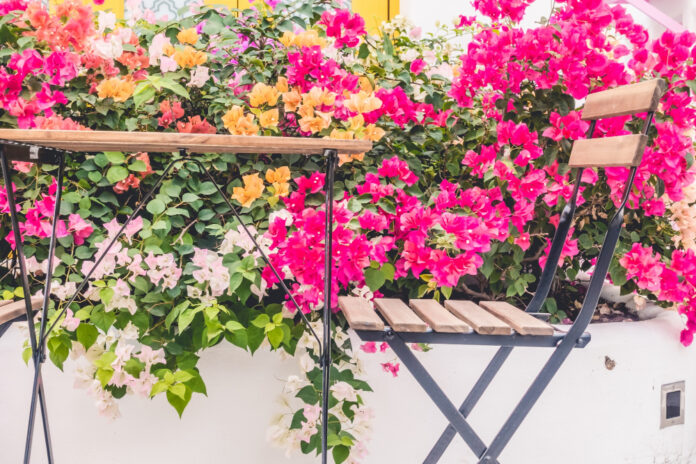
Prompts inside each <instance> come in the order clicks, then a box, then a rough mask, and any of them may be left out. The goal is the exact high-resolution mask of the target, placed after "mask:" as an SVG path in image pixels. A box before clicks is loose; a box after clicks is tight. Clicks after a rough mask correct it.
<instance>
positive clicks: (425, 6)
mask: <svg viewBox="0 0 696 464" xmlns="http://www.w3.org/2000/svg"><path fill="white" fill-rule="evenodd" d="M650 3H651V4H652V5H654V6H656V7H657V8H659V9H660V10H661V11H663V12H664V13H666V14H668V15H670V16H671V17H673V18H675V19H677V20H678V21H679V22H680V23H682V24H683V25H684V26H685V27H687V28H688V29H690V30H692V31H696V0H651V1H650ZM552 5H553V0H536V1H535V2H534V3H532V4H531V5H530V6H529V8H527V11H526V14H525V17H524V20H523V22H522V24H523V25H524V26H526V27H532V26H534V24H535V23H537V22H538V21H539V20H540V19H541V18H548V17H549V13H550V11H551V8H552ZM626 9H627V10H628V11H629V12H630V13H631V14H632V15H633V16H634V18H635V19H636V21H637V22H638V23H639V24H642V25H644V26H646V27H647V28H648V29H649V30H650V33H651V35H652V36H653V37H654V36H655V35H657V34H660V33H662V32H663V31H664V27H662V26H661V25H659V24H657V23H655V21H653V20H652V19H650V18H649V17H647V16H646V15H645V14H643V13H641V12H640V11H639V10H637V9H636V8H634V7H633V6H630V5H627V6H626ZM400 11H401V14H403V15H404V16H406V17H407V18H409V19H410V20H411V21H413V22H414V23H415V24H416V25H418V26H421V27H422V28H423V30H424V31H432V30H433V29H434V25H435V23H436V21H440V22H442V23H450V22H451V21H453V20H454V19H455V18H457V17H458V16H459V15H460V14H464V15H467V16H469V15H474V14H476V11H475V10H474V8H473V7H472V6H471V2H469V1H465V0H426V1H424V0H401V1H400Z"/></svg>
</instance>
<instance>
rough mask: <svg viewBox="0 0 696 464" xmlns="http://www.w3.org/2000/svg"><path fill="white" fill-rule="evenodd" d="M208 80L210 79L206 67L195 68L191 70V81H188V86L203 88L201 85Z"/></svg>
mask: <svg viewBox="0 0 696 464" xmlns="http://www.w3.org/2000/svg"><path fill="white" fill-rule="evenodd" d="M208 79H210V74H209V73H208V67H206V66H196V67H195V68H193V69H192V70H191V79H190V80H189V84H190V85H191V86H193V87H203V85H205V83H206V82H208Z"/></svg>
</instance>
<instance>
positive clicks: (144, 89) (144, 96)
mask: <svg viewBox="0 0 696 464" xmlns="http://www.w3.org/2000/svg"><path fill="white" fill-rule="evenodd" d="M155 94H156V91H155V88H154V87H153V86H152V84H150V83H149V82H141V83H140V84H138V86H137V87H136V88H135V91H134V92H133V103H134V104H135V108H136V109H137V108H138V107H140V106H142V105H143V104H144V103H146V102H148V101H150V100H152V99H153V98H155Z"/></svg>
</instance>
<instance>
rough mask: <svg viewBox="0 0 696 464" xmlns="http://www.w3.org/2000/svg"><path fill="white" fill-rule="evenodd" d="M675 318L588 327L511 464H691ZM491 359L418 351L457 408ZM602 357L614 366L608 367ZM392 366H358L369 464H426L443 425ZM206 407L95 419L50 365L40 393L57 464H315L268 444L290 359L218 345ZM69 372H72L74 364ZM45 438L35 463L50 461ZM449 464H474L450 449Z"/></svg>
mask: <svg viewBox="0 0 696 464" xmlns="http://www.w3.org/2000/svg"><path fill="white" fill-rule="evenodd" d="M679 328H680V322H679V319H678V317H677V315H676V314H674V313H667V314H665V315H664V316H661V317H660V318H658V319H655V320H651V321H644V322H634V323H618V324H600V325H592V326H591V332H592V342H591V343H590V344H589V346H588V347H587V348H585V349H578V350H575V351H574V352H573V353H572V354H571V356H570V358H569V360H568V362H567V363H566V364H565V365H564V366H563V368H562V369H561V371H560V372H559V374H558V375H557V377H556V378H555V379H554V380H553V382H552V383H551V385H550V386H549V389H548V391H547V393H546V394H545V395H544V396H543V397H542V399H541V401H540V402H539V404H538V405H537V406H536V407H535V408H534V409H533V410H532V412H531V414H530V415H529V417H528V418H527V420H526V421H525V422H524V423H523V424H522V426H521V428H520V430H519V432H518V434H517V435H516V436H515V437H514V438H513V440H512V441H511V443H510V445H509V447H508V448H507V449H506V450H505V452H504V453H503V455H502V456H501V463H504V464H527V463H534V464H546V463H548V464H589V463H591V464H692V463H696V347H692V348H683V347H682V346H681V345H680V344H679V343H678V340H677V335H678V331H679ZM21 344H22V337H21V335H20V332H19V331H18V330H17V329H15V328H12V329H10V331H8V332H7V333H6V334H5V336H3V337H2V338H0V376H1V377H0V463H2V464H15V463H19V462H21V456H22V451H23V443H24V433H25V427H26V420H27V407H28V402H29V388H30V381H31V375H32V370H31V368H28V367H26V366H25V365H24V363H23V362H22V360H21V359H20V356H21ZM493 352H494V349H492V348H486V347H445V346H438V347H436V349H435V350H433V351H431V352H429V353H423V354H419V357H420V358H421V360H422V361H423V362H424V363H425V364H426V365H427V366H428V367H430V368H431V369H432V373H433V375H435V376H436V378H437V379H438V380H440V381H441V382H442V383H441V385H442V386H443V388H444V390H445V391H446V392H447V393H448V394H449V395H450V398H451V399H452V400H453V401H454V402H455V403H459V402H460V401H461V400H462V399H463V398H464V396H465V394H466V393H467V392H468V390H469V388H471V386H472V385H473V383H474V382H475V380H476V378H477V377H478V374H479V373H480V371H481V370H482V369H483V368H484V366H485V364H486V363H487V362H488V359H489V358H490V357H491V356H492V355H493ZM548 354H549V351H548V350H546V349H517V350H516V351H514V352H513V354H512V355H511V356H510V358H509V360H508V364H507V365H506V366H505V367H504V369H503V371H502V372H501V374H500V376H499V377H498V378H497V379H496V381H495V382H494V383H493V384H492V386H491V388H490V390H489V391H488V392H487V393H486V395H485V396H484V397H483V398H482V400H481V403H480V404H479V405H478V406H477V408H476V409H475V410H474V413H473V414H472V416H471V423H472V425H473V426H474V427H475V428H476V429H477V430H479V431H480V434H481V435H482V437H483V439H484V441H490V440H491V438H492V436H493V435H494V434H495V432H496V431H497V429H498V427H499V425H500V424H501V423H502V421H503V420H504V419H505V418H506V417H507V414H508V412H509V411H510V410H511V409H512V408H513V407H514V405H515V404H516V403H517V400H518V399H519V397H520V395H521V394H522V391H523V390H524V389H525V388H526V387H527V386H528V384H529V383H530V382H531V380H532V377H533V375H534V373H535V372H536V371H538V369H539V368H540V366H541V364H542V363H543V361H544V360H545V359H546V357H547V356H548ZM605 356H609V357H610V358H611V359H612V360H614V361H615V362H616V367H615V368H614V369H613V370H607V368H606V367H605ZM387 359H391V358H390V357H385V356H383V355H364V360H365V365H366V368H367V376H368V380H369V382H370V384H371V385H372V386H373V388H374V389H375V393H373V394H369V395H367V398H366V400H367V402H368V403H369V404H370V405H371V406H372V407H373V408H374V409H375V414H376V419H375V424H374V434H373V439H372V441H371V443H370V444H369V445H368V446H369V448H370V453H371V454H370V455H369V456H368V458H367V459H366V460H365V463H366V464H391V463H400V464H411V463H420V462H422V459H423V458H424V457H425V455H426V454H427V452H428V451H429V449H430V447H431V445H432V444H433V443H434V442H435V440H436V438H437V437H438V436H439V433H440V431H441V430H442V428H443V427H444V426H445V424H446V421H445V419H444V418H443V417H442V416H441V415H440V413H439V412H438V411H437V410H436V409H435V408H434V406H433V405H432V403H431V402H430V400H429V398H428V397H427V396H426V394H425V393H424V392H423V391H422V390H421V389H420V387H419V386H418V385H417V384H416V382H415V381H414V380H413V378H412V377H411V376H410V375H409V374H408V372H407V371H406V370H405V369H403V367H402V372H401V374H400V376H399V377H398V378H392V377H391V375H389V374H386V373H384V372H382V369H381V367H380V365H379V362H384V361H385V360H387ZM200 364H201V370H202V374H203V377H204V379H205V380H206V383H207V385H208V392H209V396H208V398H205V397H202V396H200V395H198V396H194V398H193V400H192V401H191V404H190V405H189V407H188V408H187V410H186V412H185V413H184V417H183V419H182V420H179V419H178V418H177V416H176V413H175V412H174V411H173V409H172V408H171V407H170V406H169V405H168V404H166V401H165V400H164V399H162V398H157V399H155V400H152V401H150V400H144V399H139V398H129V399H126V400H125V401H121V412H122V414H123V417H122V418H121V419H118V420H116V421H114V422H110V421H108V420H106V419H104V418H102V417H100V416H98V414H97V412H96V410H95V409H94V406H93V405H92V399H91V398H89V397H88V396H86V394H85V392H84V391H83V390H75V389H73V386H72V383H73V379H72V375H71V374H70V372H67V373H65V374H62V373H60V372H59V371H58V370H57V369H56V368H55V367H53V366H52V365H51V364H50V363H47V364H46V367H45V383H46V395H47V397H48V408H49V413H50V419H51V428H52V431H53V439H54V446H55V455H56V462H57V464H141V463H143V464H159V463H167V464H209V463H215V464H217V463H244V464H256V463H261V464H265V463H283V462H288V463H293V464H295V463H296V464H302V463H311V462H312V463H316V462H319V460H318V459H317V458H311V457H306V456H298V457H296V458H294V459H292V460H286V459H285V457H284V455H283V453H282V452H281V451H279V450H277V449H274V448H271V447H270V446H269V445H268V444H267V442H266V440H265V434H266V429H267V426H268V424H269V422H270V420H271V418H272V416H273V415H274V414H275V413H276V412H278V407H277V405H276V404H274V402H273V401H272V399H273V398H274V397H276V395H278V394H279V393H280V391H281V389H282V386H283V382H282V380H281V379H283V378H285V377H287V375H289V374H291V373H293V372H295V369H296V364H295V361H292V360H289V361H285V362H281V361H279V360H278V357H277V356H276V355H274V354H271V353H267V352H266V353H259V354H257V355H256V356H255V358H254V359H252V358H251V357H250V356H249V355H247V354H245V353H243V352H241V351H240V350H239V349H237V348H234V347H230V346H220V347H217V348H215V349H212V350H210V351H207V352H205V353H203V357H202V359H201V361H200ZM67 370H68V371H69V370H70V369H69V366H68V369H67ZM679 380H685V381H686V394H685V397H686V411H685V415H686V424H684V425H677V426H673V427H670V428H667V429H663V430H660V429H659V423H660V422H659V413H660V387H661V385H662V384H665V383H670V382H675V381H679ZM41 438H42V436H41V435H40V431H39V429H38V428H37V435H36V439H35V446H34V450H35V458H36V459H34V460H33V461H32V462H33V463H35V464H42V463H45V462H46V461H45V459H44V458H43V456H42V441H41ZM441 462H442V463H443V464H448V463H451V464H464V463H473V462H475V461H474V459H473V456H472V455H471V453H470V452H469V451H468V449H467V448H466V447H465V445H463V444H462V442H461V440H459V439H458V438H456V439H455V440H454V442H453V446H452V447H451V448H450V449H449V451H448V453H447V454H446V455H445V457H444V459H443V460H442V461H441Z"/></svg>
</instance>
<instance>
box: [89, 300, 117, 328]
mask: <svg viewBox="0 0 696 464" xmlns="http://www.w3.org/2000/svg"><path fill="white" fill-rule="evenodd" d="M100 306H101V305H100ZM89 320H90V321H92V323H93V324H94V325H95V326H97V328H99V329H101V330H102V331H103V332H108V330H109V327H111V326H112V325H113V324H114V321H115V320H116V315H115V314H114V313H113V312H109V313H107V312H106V311H104V309H103V307H102V308H101V309H99V310H98V311H92V314H90V316H89Z"/></svg>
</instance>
